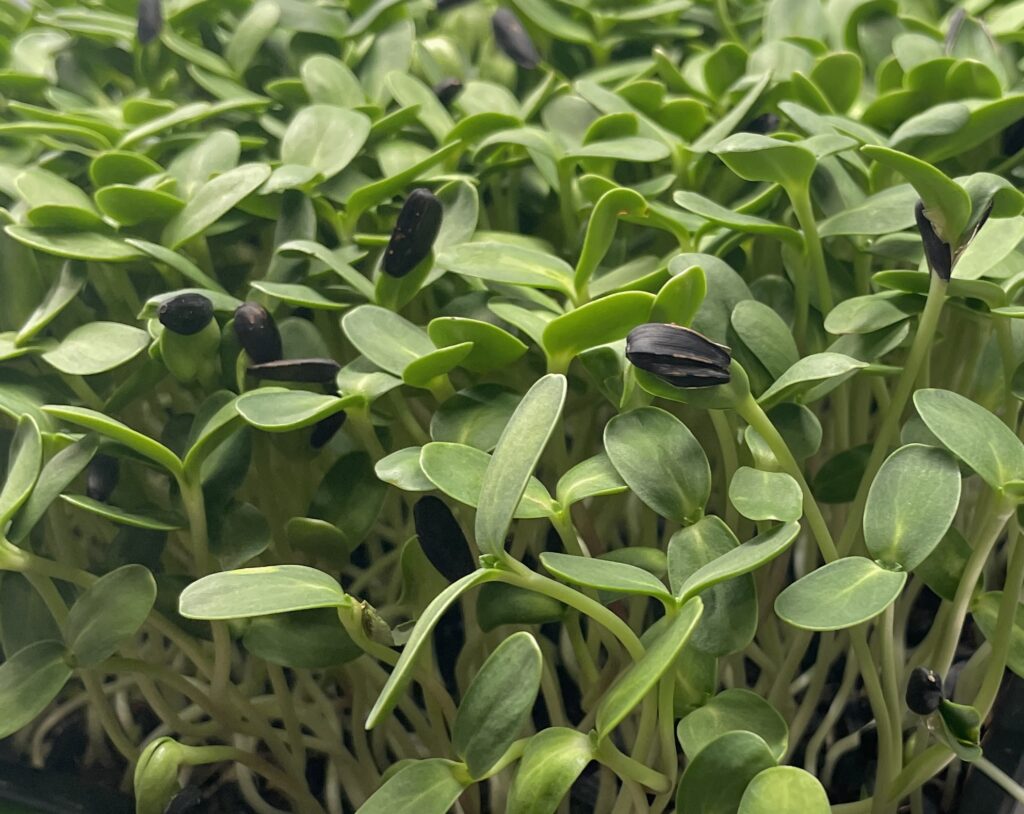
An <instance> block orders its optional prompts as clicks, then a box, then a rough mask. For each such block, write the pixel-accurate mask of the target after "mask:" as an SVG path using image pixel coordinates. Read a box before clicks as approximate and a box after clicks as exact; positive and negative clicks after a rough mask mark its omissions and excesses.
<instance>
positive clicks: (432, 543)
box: [412, 495, 474, 582]
mask: <svg viewBox="0 0 1024 814" xmlns="http://www.w3.org/2000/svg"><path fill="white" fill-rule="evenodd" d="M412 516H413V521H414V523H415V525H416V536H417V537H419V540H420V548H422V549H423V553H424V554H425V555H426V557H427V559H428V560H430V564H431V565H433V566H434V568H436V569H437V570H438V571H439V572H440V573H441V575H442V576H444V578H445V579H447V580H448V581H449V582H455V580H457V579H461V578H462V577H464V576H466V574H469V573H472V572H473V570H474V565H473V555H472V554H471V553H470V551H469V543H467V542H466V535H465V534H463V533H462V528H461V527H460V526H459V523H458V521H457V520H456V519H455V515H453V514H452V510H451V509H449V508H448V505H447V504H446V503H445V502H444V501H443V500H441V499H440V498H437V497H434V496H433V495H427V496H426V497H421V498H420V499H419V500H418V501H416V505H415V506H413V510H412Z"/></svg>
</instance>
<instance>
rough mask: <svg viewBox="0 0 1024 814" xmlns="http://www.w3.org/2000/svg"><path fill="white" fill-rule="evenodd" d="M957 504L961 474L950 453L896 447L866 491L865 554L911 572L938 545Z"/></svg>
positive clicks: (928, 449) (930, 449)
mask: <svg viewBox="0 0 1024 814" xmlns="http://www.w3.org/2000/svg"><path fill="white" fill-rule="evenodd" d="M959 504H960V469H959V467H958V466H957V464H956V461H955V460H954V459H953V457H952V456H951V455H949V453H947V452H945V451H944V450H941V449H936V448H935V447H928V446H924V445H923V444H908V445H907V446H905V447H900V448H899V449H898V450H896V451H895V452H894V453H892V455H890V456H889V457H888V458H886V460H885V462H884V463H883V464H882V466H881V468H880V469H879V470H878V474H877V475H875V479H874V480H873V481H872V482H871V488H870V490H869V491H868V498H867V504H866V506H865V508H864V542H865V544H866V545H867V548H868V551H869V552H870V553H871V556H872V557H874V559H876V560H878V561H879V562H881V563H883V564H885V565H887V566H896V565H898V566H900V567H902V568H903V569H904V570H905V571H913V570H914V569H915V568H917V566H918V565H920V564H921V562H923V561H924V560H925V559H926V558H927V557H928V555H929V554H931V553H932V551H933V550H934V549H935V547H936V546H937V545H938V544H939V542H940V541H941V540H942V538H943V536H944V535H945V533H946V531H947V530H948V529H949V527H950V525H951V524H952V522H953V518H954V517H956V511H957V507H958V506H959Z"/></svg>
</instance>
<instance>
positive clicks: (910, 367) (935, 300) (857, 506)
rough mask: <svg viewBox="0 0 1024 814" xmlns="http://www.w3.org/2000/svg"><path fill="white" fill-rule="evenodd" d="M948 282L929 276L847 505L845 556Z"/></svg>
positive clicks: (939, 312)
mask: <svg viewBox="0 0 1024 814" xmlns="http://www.w3.org/2000/svg"><path fill="white" fill-rule="evenodd" d="M948 285H949V284H948V283H947V282H946V281H945V280H943V279H942V278H941V277H939V276H938V275H936V274H933V275H932V276H931V284H930V286H929V289H928V300H927V301H926V303H925V307H924V311H922V312H921V319H920V321H919V322H918V325H917V333H915V334H914V341H913V343H912V344H911V346H910V352H909V353H908V354H907V360H906V362H904V364H903V372H902V373H900V378H899V381H898V382H897V383H896V389H895V390H894V391H893V394H892V398H891V400H890V403H889V405H888V406H887V407H886V408H885V413H884V418H883V419H882V423H881V424H880V425H879V428H878V434H877V435H876V436H875V442H874V446H873V447H872V448H871V456H870V457H869V458H868V463H867V466H866V467H865V469H864V474H863V475H862V476H861V481H860V485H859V486H858V487H857V495H856V497H854V499H853V503H852V504H851V506H850V513H849V515H847V519H846V524H845V525H844V526H843V531H842V533H841V534H840V535H839V545H838V548H839V553H840V554H841V555H843V556H846V555H847V554H849V553H850V549H851V548H852V547H853V544H854V542H855V541H856V539H857V534H858V532H859V531H860V525H861V519H862V517H863V514H864V504H865V503H866V502H867V499H868V489H869V488H870V487H871V482H872V481H873V480H874V479H875V474H876V473H877V472H878V470H879V468H880V467H881V466H882V461H883V460H885V456H886V453H887V452H888V451H889V445H890V444H891V443H892V441H893V439H894V438H895V437H896V431H897V430H898V429H899V426H900V420H901V419H902V417H903V410H904V408H905V407H906V406H907V401H908V399H909V398H910V394H911V393H912V392H913V390H914V384H915V383H916V382H917V376H918V373H920V370H921V363H922V362H923V361H924V359H925V357H926V356H927V355H928V349H929V347H930V346H931V344H932V339H933V338H934V336H935V331H936V329H937V328H938V325H939V317H941V316H942V305H943V303H944V302H945V300H946V288H947V287H948Z"/></svg>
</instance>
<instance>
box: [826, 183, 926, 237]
mask: <svg viewBox="0 0 1024 814" xmlns="http://www.w3.org/2000/svg"><path fill="white" fill-rule="evenodd" d="M918 197H919V196H918V193H917V190H916V189H914V188H913V187H912V186H910V184H900V185H898V186H894V187H889V188H888V189H883V190H882V191H880V192H876V193H875V194H874V195H869V196H868V197H867V198H865V199H864V200H862V201H861V202H860V203H858V204H856V205H855V206H851V207H848V208H844V209H842V210H841V211H839V212H836V213H835V214H834V215H832V216H831V217H829V218H826V219H825V220H824V221H823V222H822V223H821V224H819V227H818V231H819V233H820V234H821V236H822V237H835V236H836V235H887V234H891V233H892V232H899V231H901V230H903V229H908V228H910V227H911V226H913V225H914V204H916V203H917V200H918Z"/></svg>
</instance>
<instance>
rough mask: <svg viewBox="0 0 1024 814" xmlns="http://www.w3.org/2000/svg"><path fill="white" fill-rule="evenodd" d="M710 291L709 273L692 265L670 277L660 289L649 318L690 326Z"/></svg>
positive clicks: (654, 320)
mask: <svg viewBox="0 0 1024 814" xmlns="http://www.w3.org/2000/svg"><path fill="white" fill-rule="evenodd" d="M707 291H708V281H707V275H705V274H704V269H702V268H701V267H700V266H690V267H689V268H687V269H684V270H682V271H680V272H679V273H677V274H675V275H674V276H673V277H671V278H670V279H669V281H668V282H667V283H665V285H663V286H662V287H661V289H660V290H659V291H658V295H657V297H656V298H655V300H654V305H652V306H651V313H650V316H648V319H649V320H650V321H651V322H674V323H675V324H676V325H685V326H687V327H688V326H689V325H690V324H691V323H692V322H693V318H694V316H696V314H697V311H699V310H700V306H701V303H703V302H704V297H705V295H706V294H707Z"/></svg>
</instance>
